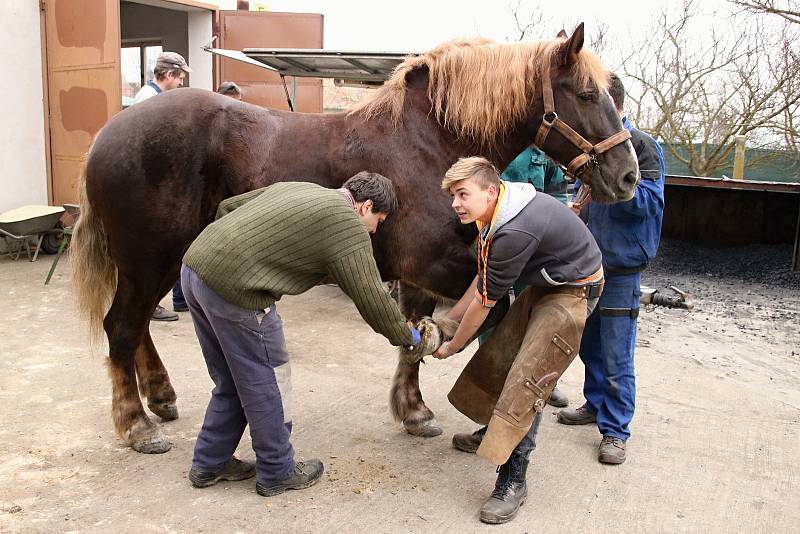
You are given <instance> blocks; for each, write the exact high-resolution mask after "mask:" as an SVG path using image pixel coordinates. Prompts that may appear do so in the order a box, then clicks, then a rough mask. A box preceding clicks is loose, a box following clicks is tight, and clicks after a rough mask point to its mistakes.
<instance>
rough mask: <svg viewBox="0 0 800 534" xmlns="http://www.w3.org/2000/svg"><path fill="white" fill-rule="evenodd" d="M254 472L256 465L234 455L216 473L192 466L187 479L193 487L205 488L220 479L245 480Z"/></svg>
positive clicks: (252, 475) (253, 474)
mask: <svg viewBox="0 0 800 534" xmlns="http://www.w3.org/2000/svg"><path fill="white" fill-rule="evenodd" d="M255 474H256V466H254V465H253V464H251V463H249V462H243V461H241V460H239V459H238V458H236V457H235V456H234V457H233V458H231V459H230V460H228V463H227V464H225V467H223V468H222V469H221V470H220V471H218V472H216V473H210V472H206V471H200V470H199V469H195V468H194V467H192V468H191V469H189V480H190V481H191V483H192V486H194V487H195V488H207V487H208V486H213V485H214V484H216V483H217V482H219V481H220V480H246V479H248V478H252V477H254V476H255Z"/></svg>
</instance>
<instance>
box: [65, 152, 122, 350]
mask: <svg viewBox="0 0 800 534" xmlns="http://www.w3.org/2000/svg"><path fill="white" fill-rule="evenodd" d="M78 194H79V198H80V200H79V202H80V207H81V214H80V217H79V218H78V222H77V224H76V225H75V229H74V231H73V234H72V240H71V242H70V257H71V262H72V283H73V286H74V288H75V295H76V298H77V299H78V308H79V310H80V314H81V317H83V318H84V319H87V320H88V321H89V333H90V335H91V338H92V340H97V339H99V338H100V337H101V335H102V334H103V317H104V316H105V313H106V310H107V309H108V307H109V304H110V303H111V298H112V296H113V295H114V291H115V290H116V287H117V267H116V265H114V262H113V261H112V259H111V256H109V254H108V240H107V238H106V233H105V230H104V229H103V223H102V222H101V221H100V219H99V218H98V217H97V214H96V213H95V212H94V210H93V209H92V205H91V204H90V202H89V197H88V196H87V194H86V162H85V161H84V163H83V165H81V174H80V184H79V186H78Z"/></svg>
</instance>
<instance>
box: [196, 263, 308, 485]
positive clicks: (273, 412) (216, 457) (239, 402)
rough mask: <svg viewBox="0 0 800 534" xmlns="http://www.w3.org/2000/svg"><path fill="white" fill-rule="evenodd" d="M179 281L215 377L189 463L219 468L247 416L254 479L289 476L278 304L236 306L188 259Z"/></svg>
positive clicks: (287, 401) (287, 371) (287, 396)
mask: <svg viewBox="0 0 800 534" xmlns="http://www.w3.org/2000/svg"><path fill="white" fill-rule="evenodd" d="M181 281H182V285H183V291H184V295H185V297H186V302H187V304H188V305H189V311H190V312H191V314H192V321H193V322H194V329H195V332H196V333H197V339H198V340H199V341H200V348H201V349H202V351H203V357H204V358H205V360H206V366H207V367H208V374H209V375H210V376H211V379H212V380H213V381H214V389H213V390H212V392H211V400H210V401H209V403H208V408H207V409H206V415H205V419H204V420H203V427H202V429H201V430H200V434H199V435H198V436H197V443H196V445H195V448H194V458H193V460H192V467H194V468H195V469H198V470H200V471H205V472H216V471H219V470H220V469H222V468H223V467H224V466H225V464H226V463H227V462H228V460H230V458H231V457H232V456H233V453H234V451H235V450H236V447H237V446H238V445H239V440H240V439H241V437H242V433H243V432H244V428H245V426H246V425H248V424H249V425H250V437H251V439H252V442H253V450H254V451H255V453H256V475H257V478H258V480H259V481H261V482H269V481H274V480H281V479H283V478H286V477H287V476H288V475H289V473H290V472H291V471H293V470H294V449H293V448H292V445H291V443H290V442H289V437H290V436H291V432H292V415H291V368H290V366H289V353H288V352H287V350H286V342H285V340H284V337H283V323H282V321H281V318H280V315H278V311H277V309H276V308H275V306H273V307H272V308H268V309H266V310H257V311H254V310H247V309H244V308H240V307H238V306H235V305H233V304H231V303H230V302H228V301H226V300H225V299H224V298H222V297H221V296H220V295H218V294H217V293H216V292H214V291H213V290H212V289H210V288H209V287H208V286H206V284H205V283H203V281H202V280H201V279H200V277H199V276H197V274H196V273H195V272H194V271H192V270H191V269H190V268H189V267H187V266H185V265H184V266H183V268H182V269H181Z"/></svg>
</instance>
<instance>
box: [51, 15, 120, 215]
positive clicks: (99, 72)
mask: <svg viewBox="0 0 800 534" xmlns="http://www.w3.org/2000/svg"><path fill="white" fill-rule="evenodd" d="M41 3H42V6H43V9H44V22H45V27H44V33H45V60H46V63H47V100H48V105H47V113H48V115H49V116H48V124H49V135H50V163H51V172H50V180H51V182H50V196H51V198H50V201H51V203H53V204H63V203H75V202H77V200H78V194H77V186H78V174H79V171H80V166H81V163H82V162H83V158H84V155H85V154H86V152H87V151H88V150H89V146H90V145H91V143H92V140H93V139H94V136H95V135H96V134H97V132H98V131H99V130H100V128H102V127H103V125H104V124H105V123H106V121H108V119H110V118H111V117H112V116H113V115H114V114H115V113H117V112H118V111H120V110H121V109H122V104H121V97H120V81H119V80H120V67H119V61H120V59H119V57H120V56H119V55H120V37H119V31H120V29H119V0H41Z"/></svg>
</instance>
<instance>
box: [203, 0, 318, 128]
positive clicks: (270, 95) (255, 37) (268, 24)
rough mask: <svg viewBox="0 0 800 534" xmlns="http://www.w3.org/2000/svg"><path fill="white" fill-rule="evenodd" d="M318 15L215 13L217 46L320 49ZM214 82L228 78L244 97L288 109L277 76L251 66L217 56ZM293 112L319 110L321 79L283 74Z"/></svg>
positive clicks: (247, 12)
mask: <svg viewBox="0 0 800 534" xmlns="http://www.w3.org/2000/svg"><path fill="white" fill-rule="evenodd" d="M322 24H323V19H322V15H317V14H309V13H264V12H255V11H220V12H219V41H220V42H219V45H218V46H219V47H220V48H227V49H229V50H242V49H244V48H322ZM217 72H218V73H219V80H218V82H223V81H232V82H236V83H237V84H239V85H240V86H241V87H242V90H243V92H244V100H246V101H247V102H250V103H251V104H257V105H259V106H264V107H268V108H273V109H283V110H288V109H289V105H288V104H287V102H286V92H285V90H284V88H283V83H281V78H280V76H279V75H278V74H275V73H274V72H269V71H267V70H264V69H260V68H258V67H254V66H252V65H247V64H245V63H241V62H239V61H235V60H232V59H225V58H221V59H220V65H219V69H218V71H217ZM286 87H287V88H288V90H289V95H290V96H292V94H293V93H294V94H295V95H296V97H295V106H294V109H295V111H303V112H306V113H322V80H320V79H318V78H296V79H295V78H292V77H286Z"/></svg>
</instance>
